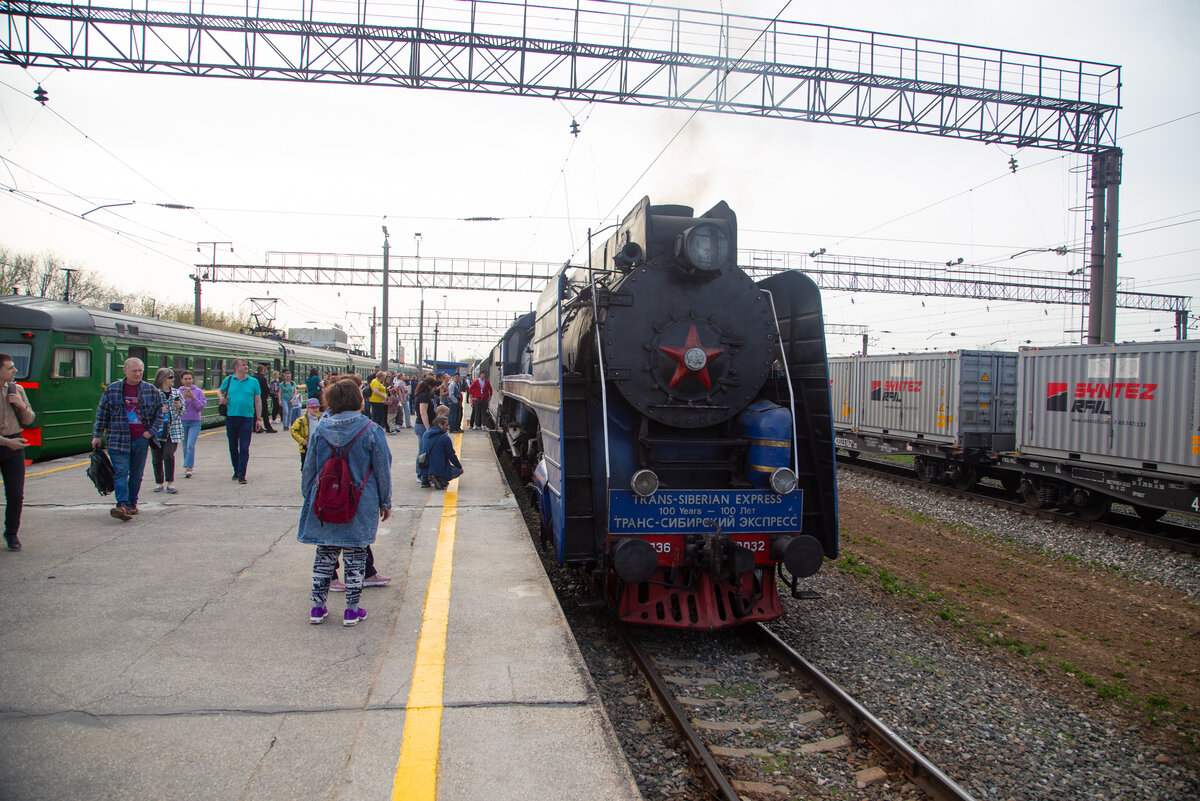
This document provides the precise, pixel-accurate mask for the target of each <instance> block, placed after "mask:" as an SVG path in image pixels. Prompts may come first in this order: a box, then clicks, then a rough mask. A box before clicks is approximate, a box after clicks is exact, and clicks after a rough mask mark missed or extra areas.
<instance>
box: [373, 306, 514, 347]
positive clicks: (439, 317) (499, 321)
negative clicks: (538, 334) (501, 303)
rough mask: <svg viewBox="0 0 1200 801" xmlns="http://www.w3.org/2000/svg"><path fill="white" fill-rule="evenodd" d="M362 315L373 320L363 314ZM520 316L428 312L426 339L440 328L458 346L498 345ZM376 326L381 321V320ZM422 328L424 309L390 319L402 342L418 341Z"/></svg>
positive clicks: (488, 312) (483, 311) (482, 311)
mask: <svg viewBox="0 0 1200 801" xmlns="http://www.w3.org/2000/svg"><path fill="white" fill-rule="evenodd" d="M359 315H360V316H363V317H369V316H370V315H365V314H362V312H359ZM520 316H521V312H511V311H497V310H495V309H477V310H465V309H451V310H449V311H443V310H439V309H426V310H425V315H424V318H423V319H424V326H425V336H426V337H428V338H430V339H432V337H433V329H434V327H435V326H436V327H437V328H438V330H439V331H440V333H441V336H442V337H443V338H444V339H447V340H453V341H454V342H495V341H496V340H498V339H499V338H500V335H501V334H503V333H504V332H505V331H507V330H508V328H509V326H511V325H512V324H513V322H515V321H516V319H517V318H518V317H520ZM376 322H377V323H378V322H380V321H379V320H378V319H377V320H376ZM421 326H422V316H421V311H420V309H412V310H410V311H409V312H408V313H407V314H405V315H401V316H400V317H388V328H389V329H390V330H391V331H394V332H395V336H397V337H400V338H402V339H416V338H417V337H418V336H419V335H420V331H421Z"/></svg>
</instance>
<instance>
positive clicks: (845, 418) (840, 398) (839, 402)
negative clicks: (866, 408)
mask: <svg viewBox="0 0 1200 801" xmlns="http://www.w3.org/2000/svg"><path fill="white" fill-rule="evenodd" d="M857 361H858V357H856V356H844V357H838V358H831V359H830V360H829V406H830V410H831V411H832V413H833V424H834V426H838V427H850V426H853V425H854V407H855V405H856V404H857V401H855V400H854V375H855V371H854V365H855V363H856V362H857Z"/></svg>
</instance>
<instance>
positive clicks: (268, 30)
mask: <svg viewBox="0 0 1200 801" xmlns="http://www.w3.org/2000/svg"><path fill="white" fill-rule="evenodd" d="M143 2H144V4H145V5H146V6H147V8H145V9H137V8H127V9H126V8H102V7H95V6H91V5H87V4H74V3H42V2H28V1H24V0H0V14H2V15H3V16H4V28H3V31H2V32H0V36H2V37H3V38H2V39H0V63H4V62H7V63H10V64H17V65H20V66H23V67H61V68H68V69H91V70H109V71H118V72H135V73H158V74H171V75H193V76H208V77H226V78H252V79H268V80H287V81H308V82H334V83H353V84H370V85H381V86H399V87H407V88H427V89H443V90H451V91H463V92H488V93H493V94H506V95H521V96H531V97H545V98H556V99H572V100H586V101H591V102H598V103H622V104H628V105H640V106H658V107H669V108H679V109H699V110H703V111H710V112H720V113H727V114H741V115H753V116H762V117H776V118H781V119H792V120H803V121H809V122H823V123H831V124H837V125H854V126H861V127H872V128H881V129H887V130H897V131H907V132H911V133H921V134H929V135H935V136H949V137H956V138H961V139H971V140H976V141H983V142H1000V143H1004V144H1008V145H1013V146H1017V147H1044V148H1051V149H1055V150H1066V151H1075V152H1083V153H1096V152H1100V151H1103V150H1106V149H1108V148H1111V147H1114V146H1115V145H1116V117H1117V109H1118V108H1119V107H1120V87H1121V70H1120V67H1118V66H1114V65H1111V64H1102V63H1096V62H1089V61H1082V60H1077V59H1064V58H1056V57H1051V56H1043V55H1036V54H1031V53H1022V52H1019V51H1012V50H997V49H993V48H986V47H976V46H972V45H964V44H958V43H954V42H942V41H937V40H930V39H920V38H915V37H903V36H894V35H890V34H883V33H875V32H871V31H859V30H852V29H846V28H833V27H829V26H823V25H811V24H807V23H794V22H784V21H771V20H765V19H759V18H753V17H743V16H737V15H732V14H720V13H712V12H703V11H693V10H683V9H675V8H656V7H653V6H648V5H639V4H636V3H629V4H623V3H611V2H600V0H580V2H578V3H576V4H574V5H573V6H572V7H571V8H558V7H554V6H549V5H537V4H530V3H523V4H521V3H513V2H490V3H489V2H471V3H462V2H457V3H456V2H449V0H439V1H437V2H430V1H429V0H417V2H415V3H414V4H412V5H411V6H407V7H403V8H397V7H395V6H384V7H382V8H383V10H382V11H375V10H374V9H372V10H371V11H370V12H369V11H368V10H367V3H366V0H358V2H357V4H356V5H355V6H353V7H352V13H351V12H350V11H346V12H339V11H337V10H327V9H322V11H321V16H322V17H323V19H321V20H317V19H314V18H313V17H314V16H315V14H316V12H315V11H314V8H313V5H314V4H313V3H311V2H303V3H301V9H299V10H298V12H297V14H296V17H297V18H293V19H273V18H267V17H263V16H261V14H255V15H250V14H249V13H248V14H247V15H246V16H225V15H215V14H209V13H205V8H204V1H203V0H186V2H185V0H159V1H158V2H156V3H155V6H156V8H158V9H160V10H150V9H149V8H148V6H149V2H148V0H143ZM250 7H251V6H250V4H249V3H247V8H248V9H249V8H250ZM341 7H342V8H345V7H347V6H345V5H343V6H341ZM384 14H391V15H393V16H383V15H384ZM396 15H407V17H406V18H404V17H401V16H396Z"/></svg>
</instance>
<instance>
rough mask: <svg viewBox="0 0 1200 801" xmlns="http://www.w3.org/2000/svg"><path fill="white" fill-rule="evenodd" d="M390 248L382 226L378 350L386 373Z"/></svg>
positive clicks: (373, 337) (373, 332)
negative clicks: (381, 329)
mask: <svg viewBox="0 0 1200 801" xmlns="http://www.w3.org/2000/svg"><path fill="white" fill-rule="evenodd" d="M390 248H391V246H390V245H389V244H388V230H387V226H386V225H385V226H383V337H382V339H381V340H380V349H381V350H382V351H383V359H382V361H383V364H382V367H383V369H384V370H385V371H386V370H387V369H388V325H387V324H388V290H389V289H391V287H390V286H388V284H389V283H391V282H390V281H389V280H388V250H390ZM371 340H372V342H374V340H375V327H374V326H371ZM374 355H375V346H374V345H372V346H371V356H372V357H374Z"/></svg>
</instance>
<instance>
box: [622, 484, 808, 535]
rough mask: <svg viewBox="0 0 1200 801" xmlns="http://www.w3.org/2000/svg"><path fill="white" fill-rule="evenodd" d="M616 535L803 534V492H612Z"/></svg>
mask: <svg viewBox="0 0 1200 801" xmlns="http://www.w3.org/2000/svg"><path fill="white" fill-rule="evenodd" d="M608 508H609V520H608V530H609V532H610V533H612V534H700V533H703V532H706V531H715V530H716V529H717V528H720V529H721V531H723V532H725V533H728V534H767V533H770V532H777V531H787V532H797V531H800V528H801V522H800V520H801V512H802V511H803V508H804V493H803V491H802V490H796V491H795V492H789V493H788V494H787V495H776V494H775V493H774V492H771V491H769V490H765V491H764V490H659V491H658V492H656V493H654V494H653V495H651V496H650V497H649V498H641V497H638V496H637V495H634V494H633V492H632V491H631V490H611V491H610V492H609V504H608Z"/></svg>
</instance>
